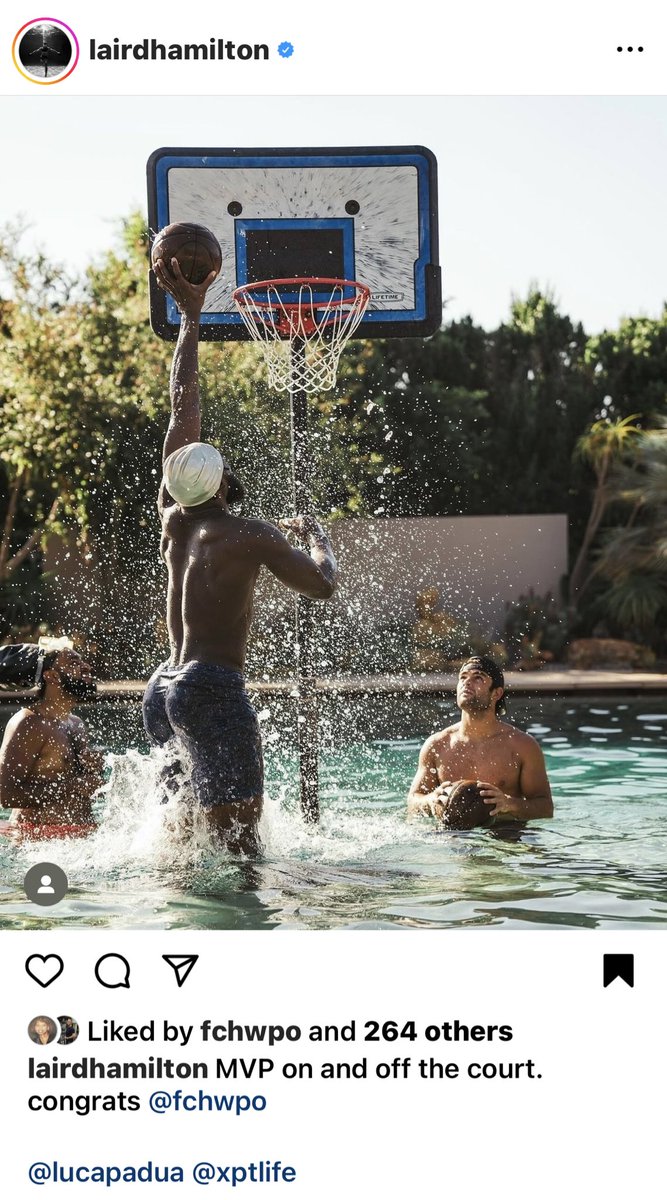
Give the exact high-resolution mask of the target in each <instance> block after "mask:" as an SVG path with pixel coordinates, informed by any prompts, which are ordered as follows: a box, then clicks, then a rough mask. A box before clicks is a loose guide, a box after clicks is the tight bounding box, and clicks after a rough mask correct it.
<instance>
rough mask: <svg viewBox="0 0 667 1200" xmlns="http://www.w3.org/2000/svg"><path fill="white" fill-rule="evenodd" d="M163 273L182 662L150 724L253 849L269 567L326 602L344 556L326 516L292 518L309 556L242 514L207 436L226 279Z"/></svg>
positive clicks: (152, 705) (159, 681) (158, 684)
mask: <svg viewBox="0 0 667 1200" xmlns="http://www.w3.org/2000/svg"><path fill="white" fill-rule="evenodd" d="M154 269H155V274H156V277H157V280H158V283H159V284H160V287H162V288H164V289H165V290H166V291H168V292H169V293H170V294H171V295H172V296H173V297H174V299H175V301H176V303H177V305H178V307H179V309H180V312H181V325H180V331H179V336H178V342H177V344H176V349H175V351H174V359H173V364H172V371H171V380H170V397H171V420H170V422H169V428H168V430H167V436H166V438H165V442H164V452H163V481H162V486H161V488H160V494H159V498H158V511H159V514H160V518H161V521H162V546H161V553H162V557H163V559H164V561H165V563H166V566H167V572H168V589H167V626H168V631H169V641H170V645H171V658H170V660H169V662H167V663H163V664H162V666H160V667H158V669H157V671H156V672H155V674H154V675H153V677H152V678H151V680H150V681H149V683H148V687H147V689H146V693H145V696H144V725H145V728H146V732H147V734H148V736H149V738H150V740H151V741H152V742H153V744H154V745H160V746H164V747H165V748H166V750H167V757H168V759H170V760H171V771H172V779H171V782H172V785H173V784H174V783H175V782H178V779H179V777H180V778H181V779H183V778H189V779H190V781H191V784H192V787H193V790H194V795H195V799H196V800H197V801H198V802H199V804H200V805H201V807H202V809H203V812H204V814H205V816H206V819H207V821H208V824H209V827H210V828H211V829H212V831H213V832H214V833H215V834H216V835H217V836H218V837H219V838H220V839H221V840H222V841H223V843H224V844H226V845H227V846H228V847H229V848H230V849H232V850H241V851H243V852H252V851H253V850H254V849H255V848H256V845H257V841H256V831H257V823H258V821H259V818H260V815H261V812H262V795H263V790H264V783H263V763H262V745H261V739H260V734H259V725H258V722H257V717H256V715H255V711H254V709H253V707H252V705H251V703H250V700H249V698H248V695H247V693H246V691H245V685H244V678H243V669H244V663H245V653H246V643H247V640H248V633H249V629H250V621H251V617H252V607H253V593H254V589H255V584H256V582H257V577H258V575H259V572H260V569H261V568H262V567H267V568H268V570H269V571H271V572H272V573H273V574H274V575H275V576H277V578H278V579H279V580H280V581H281V583H284V584H286V585H287V587H289V588H292V589H293V590H294V591H297V592H300V593H301V594H302V595H304V596H308V597H310V598H311V599H314V600H317V599H321V600H324V599H327V598H328V597H330V596H331V595H333V592H334V588H335V586H336V576H337V567H336V560H335V558H334V555H333V550H332V548H331V543H330V542H329V539H328V537H327V536H326V534H325V533H324V530H323V529H322V528H321V527H320V525H319V524H318V523H317V521H316V520H315V518H314V517H310V516H308V517H304V516H300V517H295V518H292V519H291V520H286V521H281V525H282V526H283V528H286V529H289V530H291V531H292V532H293V533H294V534H296V535H297V537H299V538H301V539H302V540H303V541H304V542H305V543H306V544H307V546H308V550H309V553H305V552H304V551H302V550H299V549H296V548H294V547H293V546H291V545H290V543H289V542H288V540H287V538H286V537H285V536H284V534H282V533H281V532H280V531H279V530H278V529H277V528H276V526H275V525H271V524H269V523H268V522H266V521H256V520H249V519H248V518H244V517H237V516H235V515H234V514H233V513H231V512H230V509H229V505H230V504H233V503H234V502H235V501H236V500H239V499H241V498H242V496H243V487H242V484H241V483H240V481H239V480H238V479H237V478H236V476H235V475H234V474H233V472H232V470H231V467H230V466H229V464H228V463H226V462H225V460H224V458H223V456H222V454H221V453H220V452H219V450H217V449H216V448H215V447H214V446H211V445H208V444H206V443H202V442H200V441H199V438H200V435H201V416H200V405H199V383H198V349H199V341H198V332H199V319H200V313H201V309H202V305H203V303H204V297H205V295H206V289H207V287H208V286H209V285H210V284H211V283H212V282H213V279H214V278H215V275H214V274H211V275H209V277H208V278H207V279H206V280H205V281H204V282H203V283H202V284H199V285H195V284H191V283H188V282H187V281H186V280H185V279H184V278H183V276H182V274H181V272H180V270H179V266H178V263H177V261H176V259H172V260H171V263H169V264H167V263H165V262H164V261H159V262H157V263H156V264H155V268H154ZM184 752H185V753H184ZM188 759H189V762H188ZM169 769H170V767H169V766H167V769H166V772H165V776H164V777H163V778H164V779H165V783H166V787H167V790H169V778H168V776H169Z"/></svg>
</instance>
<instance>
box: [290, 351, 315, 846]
mask: <svg viewBox="0 0 667 1200" xmlns="http://www.w3.org/2000/svg"><path fill="white" fill-rule="evenodd" d="M304 354H305V344H304V341H303V338H298V337H297V338H294V339H293V340H292V343H291V346H290V356H291V368H292V384H291V387H290V436H291V449H292V500H293V504H294V513H295V515H298V514H300V513H306V514H309V513H311V512H312V477H313V464H312V459H311V455H310V447H309V445H308V397H307V394H306V392H305V391H304V389H303V388H302V387H300V386H299V381H300V379H301V378H302V375H303V357H304ZM314 615H315V614H314V611H313V601H312V600H308V599H306V597H305V596H297V599H296V655H297V737H298V747H299V773H300V800H301V812H302V814H303V818H304V820H305V821H307V822H308V823H309V824H313V825H314V824H316V823H317V821H319V819H320V803H319V781H318V763H317V747H318V705H317V688H316V679H315V655H314V634H315V621H314Z"/></svg>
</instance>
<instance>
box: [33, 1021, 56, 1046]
mask: <svg viewBox="0 0 667 1200" xmlns="http://www.w3.org/2000/svg"><path fill="white" fill-rule="evenodd" d="M59 1034H60V1029H59V1027H58V1026H57V1025H56V1023H55V1021H53V1020H52V1019H51V1017H44V1016H39V1017H33V1019H32V1021H31V1022H30V1024H29V1025H28V1037H29V1038H30V1041H31V1042H34V1043H35V1045H36V1046H48V1045H49V1043H50V1042H55V1040H56V1038H57V1037H58V1035H59Z"/></svg>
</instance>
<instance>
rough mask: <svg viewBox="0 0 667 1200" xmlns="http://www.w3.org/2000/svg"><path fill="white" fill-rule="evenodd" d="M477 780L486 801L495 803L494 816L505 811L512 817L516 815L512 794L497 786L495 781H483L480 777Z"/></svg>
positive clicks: (492, 813) (492, 811) (480, 792)
mask: <svg viewBox="0 0 667 1200" xmlns="http://www.w3.org/2000/svg"><path fill="white" fill-rule="evenodd" d="M476 782H477V786H478V788H479V794H480V796H481V797H482V800H483V801H484V803H485V804H489V805H491V804H493V805H494V807H493V808H492V809H491V816H492V817H499V816H501V814H503V813H504V815H505V816H510V817H513V816H515V815H516V806H515V802H514V800H513V799H512V797H511V796H506V795H505V792H504V791H503V790H502V788H499V787H496V786H495V784H494V783H482V782H481V781H480V780H479V779H478V780H477V781H476Z"/></svg>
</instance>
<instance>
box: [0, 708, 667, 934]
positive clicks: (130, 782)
mask: <svg viewBox="0 0 667 1200" xmlns="http://www.w3.org/2000/svg"><path fill="white" fill-rule="evenodd" d="M258 707H259V709H260V713H259V715H260V721H261V724H262V729H263V735H264V741H265V750H266V760H267V792H268V801H267V807H266V815H265V818H264V822H263V831H262V832H263V837H264V843H265V851H264V854H263V856H262V858H261V859H260V860H259V861H257V862H253V863H243V862H238V861H236V862H234V861H232V860H230V859H229V858H228V857H226V856H225V855H224V854H222V853H220V852H218V851H212V850H211V848H210V846H209V845H208V843H207V842H206V839H205V838H204V837H203V836H202V835H201V834H200V833H199V832H198V830H197V829H195V830H194V831H193V832H188V833H187V834H186V835H185V836H181V835H180V834H179V831H178V829H174V828H172V829H168V830H165V828H164V823H163V816H164V810H163V809H160V808H159V807H156V805H155V803H154V801H153V798H152V794H151V787H152V780H153V777H154V772H155V768H156V764H155V760H154V758H153V757H152V756H148V755H146V753H145V745H144V741H143V735H142V731H141V717H140V710H139V706H138V705H134V704H128V705H123V706H122V707H121V706H119V705H112V704H106V703H99V704H98V705H96V706H91V707H89V708H88V709H87V710H85V712H84V710H82V715H84V716H85V719H86V721H87V722H88V725H89V727H90V729H91V731H92V735H93V738H94V739H95V740H98V741H99V742H101V743H102V744H104V745H105V746H106V747H108V748H109V751H110V762H111V763H112V764H113V776H112V781H111V783H110V784H109V786H108V791H107V794H106V796H105V797H104V799H103V802H102V806H101V825H100V829H99V830H98V832H97V833H96V834H95V835H94V836H93V838H92V839H89V840H88V841H87V842H86V841H84V842H45V843H42V844H41V845H40V844H39V843H33V844H32V845H30V847H27V846H24V847H18V848H17V847H13V846H11V845H4V844H3V845H2V846H0V878H1V880H2V883H1V885H0V927H1V928H15V929H16V928H22V929H38V928H51V927H56V926H57V927H59V928H71V927H95V928H124V929H281V928H282V929H284V928H289V929H304V930H305V929H332V928H345V929H399V928H402V929H408V928H491V927H493V928H504V929H535V928H538V927H543V928H552V929H553V928H560V929H572V928H583V929H612V928H623V929H637V928H649V927H652V926H656V927H660V926H662V925H664V924H665V922H667V698H665V697H660V696H655V695H651V696H646V697H640V698H637V697H632V698H630V697H618V696H614V697H613V699H612V698H609V697H604V698H601V697H599V698H597V699H592V698H590V697H586V698H582V697H576V698H572V699H568V700H555V699H544V698H540V699H530V700H514V701H513V702H512V703H511V719H512V721H514V722H516V723H517V724H519V725H521V726H522V727H523V728H525V729H527V730H528V731H529V732H530V733H532V734H533V735H534V736H535V737H537V738H538V740H539V741H540V743H541V745H542V747H543V749H544V752H545V755H546V758H547V766H548V770H549V775H550V778H551V783H552V788H553V792H554V800H555V805H556V814H555V817H554V819H553V821H541V822H535V823H533V824H532V825H529V826H528V827H527V828H525V829H523V830H521V831H516V832H513V833H512V834H511V835H509V834H505V835H501V833H500V831H493V830H473V831H471V832H466V833H461V832H437V831H435V829H434V827H433V825H432V823H431V822H429V821H426V820H424V821H419V822H417V823H411V824H409V823H408V822H407V821H406V819H405V795H406V792H407V790H408V786H409V784H410V781H411V779H412V776H413V774H414V771H415V768H416V761H417V754H418V750H419V746H420V745H421V742H422V741H423V739H424V738H425V737H426V736H428V735H429V734H430V733H432V732H433V731H434V730H435V729H437V728H442V727H443V726H444V725H446V724H448V723H451V721H453V720H454V719H455V711H456V710H455V709H454V707H453V704H452V702H450V701H444V700H441V699H435V698H432V697H428V696H405V697H400V698H397V697H387V696H371V697H363V698H361V697H357V698H350V697H345V698H344V699H339V700H337V701H336V700H334V699H333V698H329V699H327V700H326V702H325V703H324V706H323V713H322V751H321V755H320V771H321V804H322V819H321V822H320V825H319V827H317V828H316V829H314V830H311V829H308V828H306V827H305V826H304V824H303V822H302V820H301V817H300V815H299V810H298V799H297V779H296V770H297V767H296V755H295V750H294V745H293V741H292V733H293V721H294V713H293V710H292V708H291V704H290V701H288V700H285V699H283V700H277V701H274V700H272V701H271V704H270V709H269V705H268V704H267V705H263V704H259V705H258ZM11 711H12V710H8V709H5V708H3V709H1V710H0V725H4V721H5V719H6V718H7V717H8V716H9V715H10V712H11ZM178 819H179V818H178V814H176V816H175V818H174V820H175V821H176V822H178ZM2 841H3V842H4V839H2ZM45 859H46V860H49V861H52V862H53V861H55V862H58V863H59V864H60V865H61V866H62V867H63V868H64V869H65V871H66V872H67V874H68V877H69V879H70V887H71V890H70V892H69V894H68V896H67V898H66V900H65V901H63V902H62V903H61V904H59V905H58V907H57V909H54V910H53V912H51V910H45V909H36V908H35V906H33V905H31V904H29V903H28V902H27V901H26V898H25V895H24V893H23V891H22V889H21V881H22V879H23V876H24V874H25V872H26V870H27V869H28V867H29V866H30V865H31V864H32V863H34V862H38V861H40V860H45Z"/></svg>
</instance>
